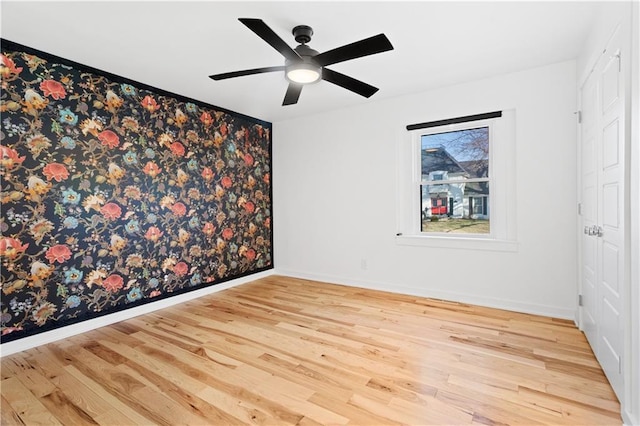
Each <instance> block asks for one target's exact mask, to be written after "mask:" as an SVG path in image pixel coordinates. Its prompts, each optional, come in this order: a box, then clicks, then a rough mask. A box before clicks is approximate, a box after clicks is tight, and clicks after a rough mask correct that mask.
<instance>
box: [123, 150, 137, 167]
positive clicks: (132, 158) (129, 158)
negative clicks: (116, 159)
mask: <svg viewBox="0 0 640 426" xmlns="http://www.w3.org/2000/svg"><path fill="white" fill-rule="evenodd" d="M122 159H123V160H124V163H125V164H127V165H129V166H133V165H135V164H138V154H136V153H135V152H133V151H128V152H127V153H126V154H125V155H123V156H122Z"/></svg>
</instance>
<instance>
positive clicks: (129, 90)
mask: <svg viewBox="0 0 640 426" xmlns="http://www.w3.org/2000/svg"><path fill="white" fill-rule="evenodd" d="M120 90H122V94H123V95H126V96H135V95H137V94H138V91H137V90H136V88H135V87H133V86H132V85H130V84H121V85H120Z"/></svg>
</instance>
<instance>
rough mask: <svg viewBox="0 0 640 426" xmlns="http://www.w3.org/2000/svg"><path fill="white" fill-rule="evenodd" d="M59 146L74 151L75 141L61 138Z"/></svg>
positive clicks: (66, 137)
mask: <svg viewBox="0 0 640 426" xmlns="http://www.w3.org/2000/svg"><path fill="white" fill-rule="evenodd" d="M60 146H61V147H63V148H65V149H74V148H75V147H76V141H75V140H74V139H73V138H72V137H69V136H63V137H62V139H60Z"/></svg>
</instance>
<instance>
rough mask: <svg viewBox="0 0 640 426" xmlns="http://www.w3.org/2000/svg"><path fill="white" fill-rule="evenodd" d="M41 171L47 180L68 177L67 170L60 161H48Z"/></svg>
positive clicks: (60, 180) (57, 180) (58, 180)
mask: <svg viewBox="0 0 640 426" xmlns="http://www.w3.org/2000/svg"><path fill="white" fill-rule="evenodd" d="M42 173H44V175H45V176H46V178H47V180H52V179H53V180H55V181H56V182H62V181H63V180H65V179H66V178H68V177H69V171H68V170H67V168H66V167H65V166H64V164H60V163H49V164H47V165H46V166H44V169H42Z"/></svg>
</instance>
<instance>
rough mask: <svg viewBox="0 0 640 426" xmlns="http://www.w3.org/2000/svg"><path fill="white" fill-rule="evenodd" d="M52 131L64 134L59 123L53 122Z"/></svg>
mask: <svg viewBox="0 0 640 426" xmlns="http://www.w3.org/2000/svg"><path fill="white" fill-rule="evenodd" d="M51 131H52V132H53V133H56V134H58V135H59V134H60V133H62V126H61V125H60V123H58V122H57V121H52V122H51Z"/></svg>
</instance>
